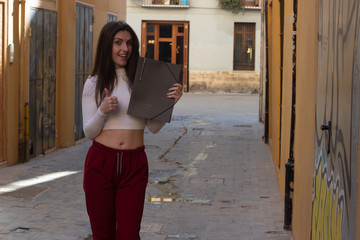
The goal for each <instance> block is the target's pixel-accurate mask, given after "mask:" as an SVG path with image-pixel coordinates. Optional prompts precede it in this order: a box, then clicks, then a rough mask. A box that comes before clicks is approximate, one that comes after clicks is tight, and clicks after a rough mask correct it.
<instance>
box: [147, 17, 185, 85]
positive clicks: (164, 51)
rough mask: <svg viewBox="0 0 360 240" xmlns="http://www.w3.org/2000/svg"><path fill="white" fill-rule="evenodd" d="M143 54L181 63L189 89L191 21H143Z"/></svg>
mask: <svg viewBox="0 0 360 240" xmlns="http://www.w3.org/2000/svg"><path fill="white" fill-rule="evenodd" d="M141 42H142V44H141V56H143V57H144V56H145V55H146V57H149V58H151V59H155V60H160V61H164V62H169V63H173V64H181V65H182V66H183V78H182V84H183V87H184V90H185V91H188V75H189V71H188V62H189V58H188V55H189V47H188V46H189V23H188V22H156V21H143V23H142V39H141Z"/></svg>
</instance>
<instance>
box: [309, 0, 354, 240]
mask: <svg viewBox="0 0 360 240" xmlns="http://www.w3.org/2000/svg"><path fill="white" fill-rule="evenodd" d="M359 7H360V5H359V1H358V0H335V1H330V0H319V31H318V79H317V95H316V98H317V100H316V115H315V116H316V117H315V118H316V119H315V156H314V158H315V161H314V175H313V203H312V225H311V227H312V231H311V238H312V239H313V240H314V239H354V238H355V212H356V211H355V210H356V189H357V188H356V187H357V186H356V178H357V171H356V170H357V154H358V153H357V144H358V132H359V104H358V103H359V102H360V98H359V95H360V94H359V92H360V88H359V85H360V84H359V83H358V82H359V80H360V79H359V69H360V68H359V63H360V53H359V52H360V51H359V50H358V46H360V37H359V33H360V26H359V25H360V16H359V14H360V10H359Z"/></svg>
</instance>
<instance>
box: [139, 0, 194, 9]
mask: <svg viewBox="0 0 360 240" xmlns="http://www.w3.org/2000/svg"><path fill="white" fill-rule="evenodd" d="M141 6H142V7H149V8H189V0H142V3H141Z"/></svg>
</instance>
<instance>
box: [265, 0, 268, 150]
mask: <svg viewBox="0 0 360 240" xmlns="http://www.w3.org/2000/svg"><path fill="white" fill-rule="evenodd" d="M265 44H266V45H265V46H266V52H265V55H266V57H265V61H266V64H265V120H264V142H265V143H268V142H269V56H268V54H269V50H268V49H269V45H268V1H267V0H265Z"/></svg>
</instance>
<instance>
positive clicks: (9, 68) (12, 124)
mask: <svg viewBox="0 0 360 240" xmlns="http://www.w3.org/2000/svg"><path fill="white" fill-rule="evenodd" d="M9 2H11V1H9ZM13 2H14V3H13V4H14V6H13V9H14V11H13V16H12V21H13V28H12V29H11V27H10V28H9V29H8V30H9V31H8V34H9V35H11V36H9V37H8V39H9V41H11V38H12V39H13V41H12V42H13V43H14V46H15V47H14V62H13V63H10V62H9V56H8V58H7V59H6V60H5V61H4V64H5V67H6V76H5V78H6V79H5V82H6V83H5V85H6V91H5V109H6V111H5V114H6V116H5V119H6V120H5V121H6V136H5V138H6V142H5V152H6V153H7V155H6V159H7V164H8V165H12V164H15V163H16V162H17V161H18V144H19V142H18V137H19V133H18V131H19V106H20V102H19V96H20V87H21V86H20V71H19V70H20V69H19V67H20V58H19V56H20V52H19V50H20V49H19V48H18V47H16V46H19V29H20V28H19V12H18V9H19V4H18V1H13ZM10 4H11V3H10ZM8 16H9V18H11V13H10V14H9V15H8ZM8 23H9V24H10V23H11V22H10V21H8ZM5 38H6V37H5ZM8 43H9V44H10V43H11V42H8ZM6 49H7V51H8V53H9V50H10V48H9V46H7V48H6ZM8 55H9V54H8Z"/></svg>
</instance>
